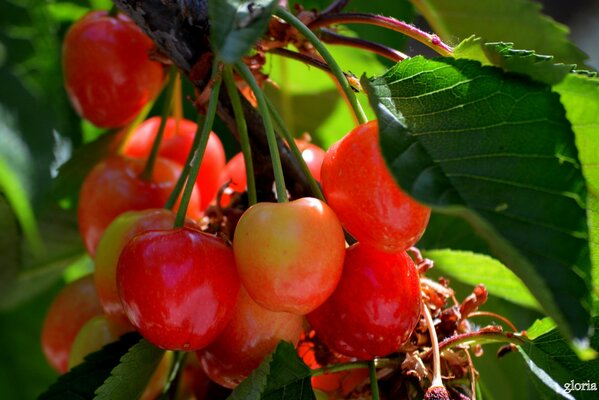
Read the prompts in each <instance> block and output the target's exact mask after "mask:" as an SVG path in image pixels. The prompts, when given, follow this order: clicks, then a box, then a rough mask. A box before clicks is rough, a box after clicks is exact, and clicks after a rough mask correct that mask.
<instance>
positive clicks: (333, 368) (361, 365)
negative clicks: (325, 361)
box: [310, 361, 368, 376]
mask: <svg viewBox="0 0 599 400" xmlns="http://www.w3.org/2000/svg"><path fill="white" fill-rule="evenodd" d="M365 368H368V362H367V361H351V362H346V363H339V364H333V365H327V366H326V367H322V368H318V369H313V370H312V371H310V375H312V376H319V375H325V374H334V373H335V372H341V371H348V370H350V369H365Z"/></svg>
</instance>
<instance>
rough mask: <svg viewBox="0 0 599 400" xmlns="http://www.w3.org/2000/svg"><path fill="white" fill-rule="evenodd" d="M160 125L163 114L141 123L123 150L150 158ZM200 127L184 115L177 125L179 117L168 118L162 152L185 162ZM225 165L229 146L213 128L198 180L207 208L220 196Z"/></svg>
mask: <svg viewBox="0 0 599 400" xmlns="http://www.w3.org/2000/svg"><path fill="white" fill-rule="evenodd" d="M159 128H160V117H152V118H150V119H148V120H146V121H144V122H143V123H141V124H140V125H139V126H138V127H137V128H136V129H135V131H133V133H132V134H131V137H130V138H129V140H128V141H127V143H126V144H125V147H124V150H123V154H125V155H127V156H130V157H136V158H144V159H145V158H147V156H148V154H150V151H151V149H152V144H153V143H154V138H155V137H156V134H157V133H158V129H159ZM196 130H197V124H196V123H195V122H192V121H189V120H186V119H181V120H180V121H179V125H178V129H177V121H176V119H175V118H168V119H167V121H166V126H165V128H164V133H163V135H164V136H163V138H162V142H161V144H160V150H159V152H158V154H159V155H160V156H161V157H163V158H167V159H169V160H172V161H175V162H177V163H178V164H180V165H181V166H183V165H185V162H186V161H187V155H188V154H189V151H190V150H191V147H192V143H193V138H194V136H195V133H196ZM224 169H225V149H224V147H223V144H222V143H221V141H220V139H219V138H218V136H217V135H216V134H215V133H214V132H210V136H209V137H208V143H207V145H206V151H205V152H204V157H203V158H202V164H201V165H200V171H199V174H198V178H197V180H196V186H197V187H198V189H199V190H200V193H201V194H202V201H201V204H200V209H202V210H204V209H205V208H206V207H208V205H209V204H210V202H211V201H212V199H214V197H215V196H216V192H217V191H218V189H219V187H220V185H221V179H222V174H223V171H224Z"/></svg>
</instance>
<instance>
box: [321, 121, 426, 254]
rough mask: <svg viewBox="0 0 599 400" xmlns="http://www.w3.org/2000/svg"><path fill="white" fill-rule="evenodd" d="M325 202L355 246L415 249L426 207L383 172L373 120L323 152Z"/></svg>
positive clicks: (422, 231) (386, 249)
mask: <svg viewBox="0 0 599 400" xmlns="http://www.w3.org/2000/svg"><path fill="white" fill-rule="evenodd" d="M321 174H322V175H321V179H322V189H323V191H324V194H325V197H326V198H327V202H328V204H329V205H330V206H331V208H332V209H333V210H335V213H336V214H337V216H338V217H339V220H340V221H341V223H342V224H343V226H344V227H345V228H346V229H347V230H348V231H349V233H351V234H352V235H353V236H354V237H355V238H356V239H357V240H358V241H359V242H362V243H364V244H368V245H370V246H374V247H376V248H378V249H380V250H382V251H389V252H395V251H401V250H406V249H407V248H408V247H410V246H413V245H414V244H415V243H416V242H417V241H418V239H420V237H421V236H422V234H423V233H424V229H425V228H426V225H427V223H428V219H429V216H430V212H431V211H430V209H429V208H428V207H426V206H424V205H422V204H420V203H418V202H417V201H416V200H414V199H412V198H411V197H410V196H408V195H407V194H406V193H404V192H403V191H402V190H401V189H400V188H399V186H398V185H397V183H396V182H395V180H394V179H393V177H392V176H391V173H390V172H389V170H388V169H387V167H386V165H385V161H384V160H383V156H382V154H381V150H380V147H379V141H378V125H377V122H376V121H371V122H368V123H366V124H363V125H360V126H358V127H356V128H355V129H354V130H353V131H351V132H350V133H349V134H347V135H346V136H345V137H344V138H343V139H341V140H340V141H339V142H337V143H336V144H334V145H333V146H332V147H331V148H330V149H329V150H328V151H327V153H326V155H325V158H324V162H323V164H322V171H321Z"/></svg>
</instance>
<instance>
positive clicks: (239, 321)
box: [197, 288, 304, 389]
mask: <svg viewBox="0 0 599 400" xmlns="http://www.w3.org/2000/svg"><path fill="white" fill-rule="evenodd" d="M303 321H304V318H303V317H302V316H300V315H296V314H290V313H284V312H274V311H270V310H267V309H266V308H263V307H261V306H260V305H258V304H257V303H256V302H254V301H253V300H252V299H251V297H250V296H249V295H248V294H247V292H246V291H245V290H244V289H243V288H242V289H241V291H240V293H239V299H238V300H237V305H236V306H235V311H234V313H233V318H232V319H231V321H230V322H229V324H228V325H227V326H226V328H225V330H224V331H223V332H222V333H221V334H220V335H219V336H218V338H217V339H216V340H215V341H214V342H212V343H211V344H210V345H209V346H208V347H206V348H204V349H202V350H200V351H198V353H197V354H198V358H199V360H200V362H201V364H202V367H203V369H204V372H206V375H208V377H209V378H210V379H211V380H212V381H214V382H216V383H218V384H219V385H221V386H224V387H227V388H230V389H232V388H235V387H236V386H237V385H239V384H240V383H241V381H243V380H244V379H245V378H247V377H248V375H249V374H250V373H251V372H252V371H253V370H254V369H256V368H258V366H259V365H260V363H261V362H262V360H263V359H264V357H266V356H267V355H268V354H270V353H271V352H272V351H273V350H274V349H275V347H277V344H278V343H279V342H280V341H281V340H285V341H287V342H291V343H293V344H294V345H295V344H297V342H298V340H299V338H300V335H301V333H302V329H303Z"/></svg>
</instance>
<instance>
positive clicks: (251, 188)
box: [223, 65, 258, 206]
mask: <svg viewBox="0 0 599 400" xmlns="http://www.w3.org/2000/svg"><path fill="white" fill-rule="evenodd" d="M223 79H224V81H225V87H226V88H227V93H228V94H229V98H230V99H231V106H232V107H233V114H234V115H235V123H236V124H237V132H238V133H239V142H240V144H241V151H242V152H243V160H244V161H245V176H246V179H247V188H248V200H249V203H250V206H251V205H254V204H256V203H257V202H258V196H257V195H256V180H255V177H254V164H252V149H251V146H250V137H249V136H248V128H247V123H246V121H245V115H244V114H243V108H242V106H241V99H240V98H239V93H238V92H237V85H235V78H234V77H233V70H232V68H231V66H230V65H225V67H224V69H223Z"/></svg>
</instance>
